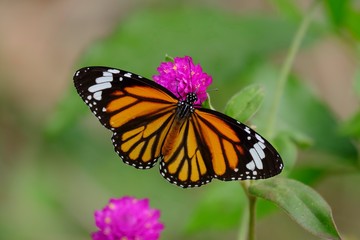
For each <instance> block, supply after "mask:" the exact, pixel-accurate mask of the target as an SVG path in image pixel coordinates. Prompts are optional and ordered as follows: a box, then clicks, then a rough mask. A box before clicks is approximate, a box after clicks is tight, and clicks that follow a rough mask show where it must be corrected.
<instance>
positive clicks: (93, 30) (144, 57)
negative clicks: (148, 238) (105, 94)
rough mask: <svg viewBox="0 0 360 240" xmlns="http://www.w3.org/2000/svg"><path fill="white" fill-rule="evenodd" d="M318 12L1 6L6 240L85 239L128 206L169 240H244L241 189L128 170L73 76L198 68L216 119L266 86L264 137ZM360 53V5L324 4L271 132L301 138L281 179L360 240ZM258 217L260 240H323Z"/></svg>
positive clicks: (303, 4) (248, 7) (280, 217)
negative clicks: (98, 219)
mask: <svg viewBox="0 0 360 240" xmlns="http://www.w3.org/2000/svg"><path fill="white" fill-rule="evenodd" d="M311 2H312V1H308V0H298V1H295V0H294V1H292V0H256V1H255V0H253V1H245V0H241V1H240V0H238V1H235V0H224V1H215V0H211V1H205V0H202V1H165V0H138V1H115V0H108V1H99V0H86V1H85V0H78V1H69V0H58V1H54V0H53V1H42V0H29V1H7V0H3V1H1V2H0V107H1V108H0V239H30V240H31V239H51V240H53V239H54V240H56V239H69V240H71V239H74V240H75V239H89V234H90V233H91V232H93V231H95V230H96V229H95V226H94V223H93V222H94V220H93V212H94V210H95V209H100V208H102V206H104V205H105V204H106V202H107V200H108V199H109V198H110V197H121V196H124V195H132V196H136V197H139V198H145V197H146V198H150V202H151V206H152V207H156V208H159V209H160V210H161V211H162V221H163V222H164V224H165V227H166V228H165V231H164V233H163V235H162V239H220V238H221V239H236V238H237V237H238V236H239V234H241V233H239V226H240V222H241V216H242V213H243V212H244V211H245V208H244V206H245V205H246V199H245V198H244V196H243V193H242V190H241V188H240V187H239V184H238V183H223V182H219V181H214V182H213V183H212V184H210V185H207V186H204V187H202V188H199V189H186V190H183V189H180V188H177V187H176V186H173V185H171V184H168V183H167V182H166V181H165V180H164V179H163V178H162V177H161V176H160V175H159V173H158V169H156V168H154V169H151V170H149V171H140V170H136V169H133V168H131V167H129V166H126V165H124V164H123V163H122V162H121V161H120V159H118V157H117V156H116V154H115V153H114V152H113V146H112V144H111V141H110V133H109V132H108V131H106V129H104V128H103V127H102V126H101V125H100V124H99V123H98V122H97V120H96V118H95V117H93V116H92V115H91V113H90V112H89V111H88V110H87V108H86V106H85V104H83V103H82V102H81V100H80V98H79V97H78V96H77V95H76V93H75V88H74V87H73V83H72V74H73V73H74V71H75V70H76V69H77V68H79V67H81V66H85V65H109V66H113V67H117V68H123V69H127V70H129V71H133V72H136V73H139V74H141V75H143V76H147V77H151V76H152V75H154V74H155V73H156V67H157V66H158V64H159V63H160V61H163V60H164V56H165V55H166V54H169V55H171V56H184V55H190V56H192V57H193V58H194V60H195V62H200V63H201V64H202V66H203V69H204V70H205V71H206V72H208V73H209V74H210V75H212V76H213V79H214V85H213V86H214V87H213V88H217V89H218V91H213V92H211V96H212V103H213V105H214V106H215V107H216V108H217V109H219V110H220V111H221V110H222V109H223V107H224V105H225V103H226V101H227V100H228V99H229V98H230V97H231V96H232V95H233V94H235V93H236V92H237V91H238V90H240V89H241V88H242V87H244V86H246V85H248V84H250V83H253V82H257V83H260V84H262V85H264V92H265V95H266V97H265V99H266V101H265V102H264V104H263V105H264V107H263V108H261V109H260V110H259V113H258V114H257V115H255V116H254V118H253V119H252V120H251V123H254V124H255V125H256V126H257V127H258V130H259V131H260V132H261V128H262V127H261V126H262V125H263V124H266V111H267V102H269V101H270V100H271V97H272V95H271V94H272V93H273V90H274V85H275V82H276V77H278V73H279V69H280V67H281V64H282V63H283V61H284V58H285V56H286V53H287V50H288V47H289V45H290V43H291V41H292V39H293V37H294V34H295V32H296V30H297V28H298V26H299V24H300V21H301V19H302V18H303V16H304V15H305V14H306V13H307V10H308V8H309V6H310V4H311ZM359 43H360V4H359V1H355V0H353V1H351V0H344V1H336V0H327V1H320V4H319V6H318V9H317V11H316V15H315V18H314V20H313V22H312V24H311V27H310V28H309V30H308V32H307V35H306V38H305V40H304V42H303V44H302V48H301V49H300V53H299V54H298V55H297V56H296V60H295V64H294V66H293V70H292V76H291V78H292V80H291V82H290V83H289V84H288V86H287V90H288V91H287V92H285V96H284V98H283V102H282V104H283V105H284V106H282V110H281V112H280V114H279V120H278V124H277V130H278V132H281V131H285V132H286V131H287V132H296V134H295V135H296V136H298V137H299V136H300V137H299V138H298V139H297V140H298V141H297V142H296V141H295V143H294V144H292V145H289V149H290V150H289V151H287V153H285V155H286V156H290V157H292V158H294V161H295V159H297V161H296V164H295V167H294V171H291V172H290V170H291V169H289V171H288V172H287V173H286V174H290V176H292V177H293V178H296V179H298V180H301V181H303V182H305V183H307V184H309V185H311V186H312V187H314V188H315V189H316V190H317V191H318V192H319V193H320V194H321V195H322V196H323V197H324V199H325V200H326V201H327V202H328V203H329V205H330V206H331V207H332V209H333V215H334V219H335V222H336V224H337V226H338V229H339V231H340V233H342V235H343V236H344V238H345V239H360V228H359V227H360V218H359V216H360V207H359V202H360V189H359V187H358V184H359V182H360V175H359V171H358V160H359V159H358V153H357V150H358V147H359V141H358V139H359V135H360V134H359V129H360V127H359V125H358V124H357V123H358V122H360V117H359V114H358V111H359V99H360V87H359V86H360V79H359V78H360V74H359V59H360V58H359V56H360V55H359V48H360V44H359ZM290 90H291V92H290ZM357 119H358V120H359V121H357ZM297 133H301V134H297ZM330 133H331V134H330ZM299 139H300V140H299ZM304 139H305V140H304ZM307 140H309V141H307ZM299 142H300V144H297V143H299ZM304 142H305V143H306V144H301V143H304ZM299 146H300V149H299V150H298V147H299ZM289 152H290V153H289ZM290 157H289V158H290ZM328 159H331V160H328ZM329 166H330V167H329ZM259 205H260V206H259V208H260V209H259V211H258V213H259V220H258V222H257V235H258V239H289V238H291V239H317V238H315V237H313V236H312V235H310V234H309V233H307V232H306V231H304V230H303V229H302V228H301V227H300V226H298V225H297V224H296V223H294V222H293V221H291V220H290V218H289V217H288V216H287V215H286V214H284V213H283V212H281V211H279V210H276V208H274V206H271V205H269V204H266V203H261V202H260V204H259ZM264 209H265V210H264ZM266 209H267V210H266Z"/></svg>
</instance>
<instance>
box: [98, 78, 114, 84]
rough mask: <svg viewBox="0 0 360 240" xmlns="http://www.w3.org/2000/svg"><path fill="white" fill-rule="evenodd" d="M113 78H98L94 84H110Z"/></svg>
mask: <svg viewBox="0 0 360 240" xmlns="http://www.w3.org/2000/svg"><path fill="white" fill-rule="evenodd" d="M112 80H113V77H112V76H106V77H98V78H97V79H95V82H96V83H105V82H112Z"/></svg>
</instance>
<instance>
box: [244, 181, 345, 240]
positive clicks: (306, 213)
mask: <svg viewBox="0 0 360 240" xmlns="http://www.w3.org/2000/svg"><path fill="white" fill-rule="evenodd" d="M249 192H250V193H251V194H253V195H255V196H257V197H260V198H264V199H266V200H269V201H271V202H273V203H275V204H276V205H277V206H279V207H280V208H282V209H283V210H284V211H285V212H286V213H287V214H288V215H289V216H290V217H291V218H292V219H293V220H294V221H296V222H297V223H298V224H299V225H300V226H302V227H303V228H304V229H306V230H307V231H309V232H310V233H312V234H314V235H315V236H317V237H320V238H322V239H340V235H339V233H338V231H337V229H336V226H335V223H334V219H333V217H332V212H331V208H330V206H329V205H328V204H327V203H326V201H325V200H324V199H323V198H322V197H321V196H320V195H319V194H318V193H317V192H315V191H314V190H313V189H312V188H310V187H308V186H306V185H304V184H303V183H301V182H298V181H295V180H290V179H285V178H276V179H271V180H265V181H258V182H256V183H254V184H252V185H251V186H250V187H249Z"/></svg>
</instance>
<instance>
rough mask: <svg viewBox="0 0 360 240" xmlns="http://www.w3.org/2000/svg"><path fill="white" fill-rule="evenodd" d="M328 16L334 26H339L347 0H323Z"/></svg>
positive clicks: (343, 16) (344, 14)
mask: <svg viewBox="0 0 360 240" xmlns="http://www.w3.org/2000/svg"><path fill="white" fill-rule="evenodd" d="M324 3H325V7H326V9H327V12H328V15H329V18H330V19H331V21H332V23H333V24H334V25H335V26H337V27H338V26H341V25H342V24H343V22H344V19H345V17H346V14H347V10H348V6H349V0H341V1H339V0H326V1H324Z"/></svg>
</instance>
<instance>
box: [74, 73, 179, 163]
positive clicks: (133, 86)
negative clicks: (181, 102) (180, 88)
mask: <svg viewBox="0 0 360 240" xmlns="http://www.w3.org/2000/svg"><path fill="white" fill-rule="evenodd" d="M74 82H75V87H76V89H77V91H78V93H79V95H80V96H81V97H82V99H83V100H84V101H85V103H86V104H87V105H88V106H89V107H90V109H91V110H92V112H93V113H94V114H95V116H96V117H97V118H98V119H99V120H100V122H101V123H102V124H103V125H104V126H105V127H107V128H109V129H110V130H111V131H112V132H113V137H112V142H113V144H114V147H115V151H116V152H117V153H118V154H119V156H120V157H121V158H122V159H123V161H124V162H125V163H127V164H130V165H132V166H134V167H136V168H140V169H146V168H150V167H152V166H153V165H154V164H155V163H156V161H157V159H158V157H159V156H160V150H161V146H162V144H163V142H164V139H165V137H166V134H167V131H168V129H169V128H170V126H171V124H172V121H173V113H174V111H175V109H176V104H177V99H176V98H175V97H174V96H173V95H172V93H170V92H169V91H167V90H166V89H164V88H162V87H157V86H155V87H154V84H155V85H156V83H153V82H152V81H150V80H147V79H143V78H142V77H141V76H138V75H135V74H133V73H130V72H126V71H123V70H119V69H111V68H106V67H89V68H82V69H80V70H79V71H77V72H76V73H75V76H74ZM149 96H151V97H149Z"/></svg>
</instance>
